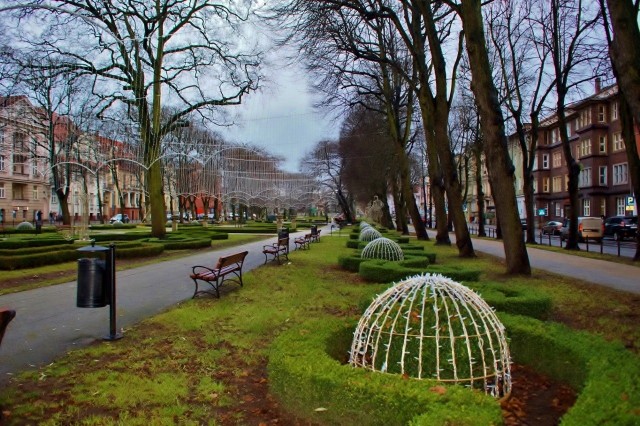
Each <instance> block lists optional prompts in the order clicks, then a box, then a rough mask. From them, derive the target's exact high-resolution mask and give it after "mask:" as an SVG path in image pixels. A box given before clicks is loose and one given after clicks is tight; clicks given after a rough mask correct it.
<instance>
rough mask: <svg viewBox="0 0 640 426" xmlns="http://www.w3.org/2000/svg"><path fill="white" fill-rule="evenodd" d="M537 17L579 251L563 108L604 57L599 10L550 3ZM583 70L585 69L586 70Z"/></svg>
mask: <svg viewBox="0 0 640 426" xmlns="http://www.w3.org/2000/svg"><path fill="white" fill-rule="evenodd" d="M542 10H543V13H542V14H541V17H540V22H539V25H540V29H541V30H542V31H541V40H540V42H541V43H543V44H544V45H546V48H547V49H548V50H549V52H550V54H551V65H552V69H553V71H554V83H555V95H556V117H557V121H558V131H559V133H560V140H561V141H562V151H563V154H564V159H565V162H566V164H567V171H568V174H569V204H570V206H571V207H570V211H569V235H568V240H567V245H566V246H565V248H566V249H568V250H579V249H580V248H579V246H578V216H579V210H580V209H579V201H580V200H579V196H578V184H579V177H580V164H579V163H578V162H577V161H576V159H575V158H574V157H573V154H572V152H571V143H570V141H569V133H568V131H567V114H566V105H567V100H568V96H569V93H570V91H571V90H572V89H574V88H575V87H577V86H579V85H580V84H582V83H584V82H586V81H589V80H591V79H592V67H591V66H589V65H593V64H594V63H597V61H598V60H599V58H602V57H603V51H602V50H600V51H598V48H600V49H602V47H603V45H602V44H600V45H598V44H597V43H596V41H595V37H594V31H595V29H596V26H597V24H598V21H599V20H600V10H599V9H598V8H593V7H591V8H590V7H587V5H585V4H583V1H582V0H562V1H561V0H551V2H550V3H549V5H548V8H545V7H544V6H542ZM585 68H586V69H585Z"/></svg>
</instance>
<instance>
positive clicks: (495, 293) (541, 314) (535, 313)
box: [467, 282, 553, 320]
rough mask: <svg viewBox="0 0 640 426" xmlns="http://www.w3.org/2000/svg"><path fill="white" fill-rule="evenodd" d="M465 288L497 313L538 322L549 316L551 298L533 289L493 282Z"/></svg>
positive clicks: (470, 284)
mask: <svg viewBox="0 0 640 426" xmlns="http://www.w3.org/2000/svg"><path fill="white" fill-rule="evenodd" d="M467 286H468V287H470V288H472V289H473V290H474V291H475V292H476V293H478V294H479V295H480V296H481V297H482V298H483V299H484V300H485V301H486V302H487V303H488V304H489V305H490V306H492V307H493V308H495V309H496V310H497V311H500V312H507V313H510V314H515V315H524V316H527V317H532V318H537V319H540V320H545V319H547V318H549V315H550V314H551V309H552V307H553V303H552V302H551V298H550V297H549V296H548V295H546V294H545V293H543V292H541V291H539V290H536V289H535V288H531V287H527V286H522V285H513V284H501V283H494V282H480V283H475V282H468V283H467Z"/></svg>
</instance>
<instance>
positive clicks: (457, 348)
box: [349, 274, 511, 398]
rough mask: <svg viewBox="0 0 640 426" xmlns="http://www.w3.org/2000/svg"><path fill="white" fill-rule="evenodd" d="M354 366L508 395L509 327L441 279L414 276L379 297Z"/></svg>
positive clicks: (357, 343) (365, 322)
mask: <svg viewBox="0 0 640 426" xmlns="http://www.w3.org/2000/svg"><path fill="white" fill-rule="evenodd" d="M349 363H350V364H351V365H353V366H356V367H362V368H366V369H370V370H374V371H379V372H385V373H395V374H401V375H407V376H409V377H414V378H417V379H436V380H438V381H440V382H443V383H457V384H462V385H465V386H468V387H472V388H475V389H482V390H484V392H485V393H487V394H490V395H492V396H494V397H496V398H503V397H506V396H508V395H509V394H510V393H511V366H510V355H509V347H508V346H507V340H506V337H505V330H504V326H503V325H502V323H501V322H500V320H499V319H498V317H497V316H496V315H495V313H494V312H493V310H492V309H491V307H490V306H489V305H487V303H486V302H485V301H484V300H483V299H482V298H481V297H480V296H478V295H477V294H476V293H475V292H473V291H472V290H470V289H469V288H467V287H465V286H463V285H462V284H459V283H457V282H455V281H453V280H451V279H449V278H446V277H443V276H442V275H435V274H433V275H432V274H424V275H416V276H413V277H410V278H407V279H405V280H403V281H401V282H399V283H398V284H396V285H394V286H393V287H390V288H389V289H387V290H386V291H385V292H384V293H382V294H381V295H379V296H378V297H377V298H376V299H375V300H374V301H373V303H371V305H370V306H369V307H368V308H367V310H366V311H365V313H364V314H363V316H362V318H361V319H360V322H359V323H358V327H357V328H356V331H355V333H354V336H353V343H352V345H351V356H350V359H349Z"/></svg>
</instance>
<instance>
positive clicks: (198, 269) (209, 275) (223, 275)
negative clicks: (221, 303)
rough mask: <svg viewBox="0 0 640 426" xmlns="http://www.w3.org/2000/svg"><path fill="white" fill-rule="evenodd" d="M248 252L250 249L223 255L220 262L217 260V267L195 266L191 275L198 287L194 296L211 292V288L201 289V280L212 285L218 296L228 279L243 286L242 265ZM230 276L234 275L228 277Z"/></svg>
mask: <svg viewBox="0 0 640 426" xmlns="http://www.w3.org/2000/svg"><path fill="white" fill-rule="evenodd" d="M248 253H249V252H248V251H243V252H240V253H234V254H231V255H228V256H221V257H220V258H219V259H218V262H216V266H215V268H209V267H207V266H201V265H196V266H193V267H192V274H191V275H189V277H190V278H191V279H192V280H193V282H194V284H195V287H196V288H195V291H194V293H193V297H196V296H197V295H198V294H203V293H211V290H200V289H199V287H198V282H199V281H203V282H205V283H207V284H209V285H211V287H212V290H215V294H216V296H217V297H218V298H219V297H220V286H221V285H222V284H223V283H225V282H227V281H232V282H236V283H238V284H240V286H241V287H242V285H243V283H242V265H243V264H244V259H245V257H246V256H247V254H248ZM229 276H232V277H231V278H228V277H229Z"/></svg>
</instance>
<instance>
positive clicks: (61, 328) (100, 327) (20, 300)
mask: <svg viewBox="0 0 640 426" xmlns="http://www.w3.org/2000/svg"><path fill="white" fill-rule="evenodd" d="M302 234H303V232H299V233H296V234H291V237H292V239H293V238H294V237H296V236H299V235H302ZM330 234H331V229H330V228H329V227H326V228H325V229H323V237H322V238H327V237H329V236H330ZM333 234H334V235H336V234H337V233H336V232H334V233H333ZM342 234H343V235H344V234H345V233H344V232H343V233H342ZM274 238H275V237H273V236H269V237H267V236H265V241H258V242H253V243H247V244H243V245H241V246H237V247H234V248H226V249H223V250H218V251H214V252H207V253H199V254H196V255H193V256H188V257H183V258H179V259H175V260H169V261H166V262H161V263H157V264H153V265H147V266H141V267H138V268H133V269H128V270H125V271H120V272H118V275H117V326H118V329H121V328H124V329H125V330H126V328H127V327H130V326H132V325H134V324H136V323H138V322H140V321H142V320H143V319H145V318H148V317H150V316H153V315H156V314H158V313H160V312H162V311H164V310H166V309H168V308H169V307H171V306H173V305H175V304H178V303H180V302H182V301H184V300H188V299H190V298H191V296H192V295H193V283H192V282H191V280H190V279H189V278H188V274H189V273H190V272H191V266H193V265H201V264H205V265H207V264H212V263H214V262H215V261H216V260H217V258H218V257H219V256H221V255H224V254H229V253H230V252H231V253H233V252H238V251H242V250H248V251H249V255H248V256H247V258H246V259H245V266H244V270H245V271H248V270H251V269H254V268H256V267H258V266H260V265H262V264H263V263H264V255H263V254H262V246H263V245H264V244H266V243H271V242H273V240H274ZM452 238H454V237H453V235H452ZM473 244H474V247H475V249H476V250H477V251H480V252H486V253H489V254H492V255H495V256H500V257H504V249H503V247H502V243H501V242H499V241H490V240H484V239H474V240H473ZM292 245H293V243H292ZM529 257H530V260H531V264H532V266H533V267H534V268H539V269H544V270H548V271H550V272H554V273H558V274H562V275H569V276H573V277H576V278H580V279H584V280H585V281H588V282H592V283H594V284H599V285H604V286H608V287H612V288H615V289H618V290H623V291H628V292H632V293H636V294H640V268H637V267H634V266H627V265H622V264H618V263H612V262H606V261H600V260H594V259H586V258H581V257H578V256H572V255H569V254H563V253H555V252H549V251H546V250H539V249H529ZM0 306H3V307H10V308H11V309H15V310H16V312H17V315H16V318H15V319H14V320H13V321H12V322H11V324H9V327H8V329H7V333H6V334H5V337H4V341H3V342H2V347H1V348H0V386H4V385H5V384H6V383H7V382H8V380H9V379H10V378H11V376H12V375H14V374H17V373H18V372H20V371H23V370H28V369H37V368H38V367H40V366H42V365H46V364H49V363H51V362H53V361H54V360H55V359H56V358H58V357H59V356H62V355H64V354H65V353H66V352H67V351H69V350H72V349H75V348H79V347H83V346H86V345H88V344H90V343H92V342H94V341H95V340H96V339H100V338H101V337H103V336H106V335H107V334H109V308H108V307H104V308H97V309H81V308H77V307H76V283H75V281H73V282H68V283H65V284H60V285H55V286H51V287H45V288H40V289H35V290H29V291H23V292H20V293H14V294H8V295H5V296H0ZM125 338H126V337H125Z"/></svg>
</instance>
